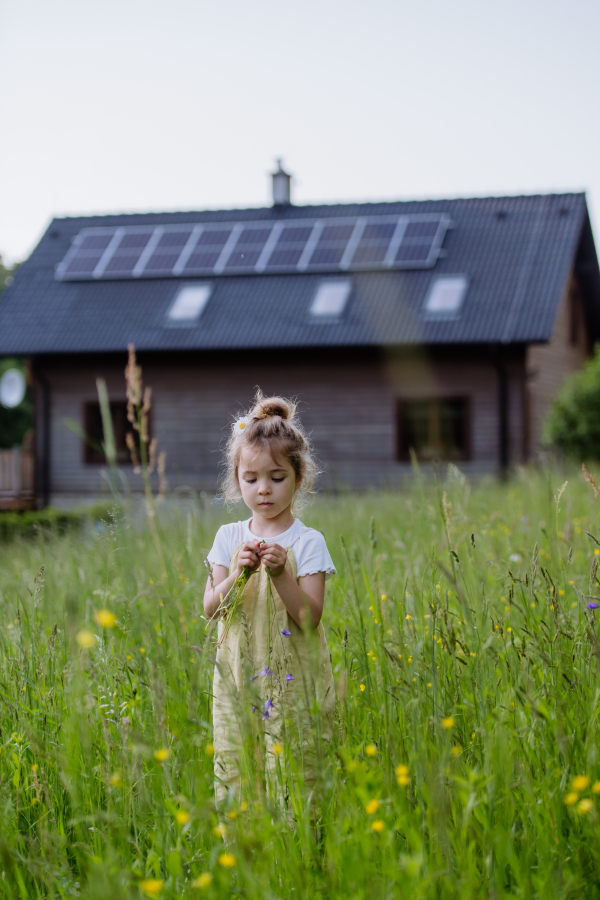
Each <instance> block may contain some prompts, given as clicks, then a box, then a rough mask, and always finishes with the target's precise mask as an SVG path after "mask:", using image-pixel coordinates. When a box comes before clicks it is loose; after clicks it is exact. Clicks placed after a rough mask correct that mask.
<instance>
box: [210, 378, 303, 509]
mask: <svg viewBox="0 0 600 900" xmlns="http://www.w3.org/2000/svg"><path fill="white" fill-rule="evenodd" d="M296 409H297V405H296V403H295V402H294V401H293V400H285V399H284V398H283V397H264V396H263V393H262V391H261V390H260V389H259V390H257V393H256V396H255V398H254V406H253V407H252V409H251V410H250V411H249V412H248V413H247V414H246V419H247V420H248V421H247V424H246V427H245V428H244V429H243V430H242V431H239V430H238V429H237V428H233V429H232V433H231V436H230V438H229V440H228V441H227V445H226V447H225V460H224V472H223V477H222V480H221V490H222V493H223V495H224V497H225V499H226V500H227V501H228V502H230V503H235V502H236V501H238V500H239V499H240V497H241V491H240V485H239V478H238V470H239V465H240V458H241V455H242V450H243V449H244V447H253V448H259V449H261V450H267V451H268V452H269V453H270V454H271V456H272V458H273V459H274V460H275V461H276V462H281V460H282V459H285V460H287V461H288V462H289V463H290V465H291V467H292V469H293V470H294V474H295V476H296V484H297V490H296V494H295V496H294V501H293V504H292V508H293V509H294V510H297V509H298V508H299V506H301V505H303V504H302V501H304V502H305V501H306V495H307V494H308V493H309V492H310V489H311V488H312V485H313V482H314V480H315V477H316V476H317V474H318V472H317V466H316V462H315V459H314V457H313V453H312V448H311V446H310V441H309V439H308V437H307V435H306V433H305V431H304V429H303V428H302V425H301V424H300V421H299V419H298V417H297V414H296Z"/></svg>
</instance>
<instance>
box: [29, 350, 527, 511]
mask: <svg viewBox="0 0 600 900" xmlns="http://www.w3.org/2000/svg"><path fill="white" fill-rule="evenodd" d="M140 362H141V364H142V366H143V376H144V383H145V384H149V385H151V386H152V388H153V433H154V436H155V437H156V438H157V439H158V444H159V449H162V450H166V451H167V461H168V477H169V484H170V487H171V488H173V487H175V486H176V485H181V486H185V485H190V486H192V487H194V488H195V489H205V490H214V489H215V486H216V483H217V477H218V470H219V463H220V453H219V447H220V445H221V444H222V442H223V441H224V439H225V437H226V434H227V432H228V423H229V422H231V421H232V417H233V416H235V415H237V414H241V413H243V412H244V411H245V410H246V408H247V407H248V406H249V404H250V403H251V402H252V398H253V393H254V388H255V386H256V385H259V386H260V387H261V388H262V390H263V391H264V392H265V393H281V394H283V395H284V396H290V395H291V396H296V397H297V398H298V399H299V400H300V404H301V405H300V409H301V414H302V420H303V422H304V424H305V426H306V428H307V429H308V430H309V431H310V432H311V433H312V439H313V442H314V445H315V449H316V452H317V455H318V458H319V460H320V461H321V463H322V464H323V466H324V468H325V470H326V475H325V477H324V481H323V482H322V483H323V484H327V485H329V486H331V487H333V486H334V485H335V484H338V485H340V486H343V485H350V484H352V485H353V486H356V487H366V486H369V485H373V486H376V485H379V486H384V485H385V484H389V483H393V482H397V481H398V479H399V478H402V477H403V475H404V474H405V473H406V472H407V471H408V470H409V467H408V466H407V465H406V464H400V463H398V462H397V461H396V403H397V400H398V399H399V398H405V399H416V398H426V397H431V398H438V397H459V396H461V397H467V398H468V400H469V403H470V409H471V416H470V444H471V459H470V460H469V461H468V462H465V463H461V464H460V465H461V468H463V469H465V471H468V472H469V471H470V472H486V471H492V470H494V469H495V468H496V467H497V463H498V458H499V450H498V442H499V433H498V377H497V371H496V369H495V366H494V362H493V360H492V359H491V357H490V356H489V354H488V353H487V351H486V349H485V348H482V349H481V350H480V351H477V350H475V349H473V348H472V347H471V348H460V347H459V348H437V349H435V348H434V349H432V350H430V351H429V352H428V353H427V354H425V353H423V352H421V353H415V352H401V351H395V352H389V353H386V354H385V355H382V354H380V353H378V352H374V351H373V352H371V351H360V350H353V351H351V352H349V351H345V352H334V351H318V352H317V351H310V350H305V351H302V352H292V351H290V352H289V353H282V352H279V353H277V354H273V352H268V353H265V354H264V357H263V358H261V354H260V353H254V354H252V355H251V356H244V355H242V354H240V353H236V354H230V353H222V354H214V355H213V354H211V355H207V354H203V355H200V354H170V355H162V356H159V355H149V354H145V355H142V356H141V357H140ZM125 363H126V355H125V354H123V355H122V357H115V356H111V357H91V356H81V357H57V358H46V359H45V360H38V366H40V367H42V368H43V371H44V373H45V375H46V377H47V379H48V382H49V385H50V396H51V430H50V472H51V495H52V497H56V496H58V495H61V494H77V495H81V494H86V493H87V494H95V493H98V492H100V491H102V490H105V489H106V486H107V485H106V482H105V481H104V480H103V479H102V477H101V471H102V469H103V467H102V466H97V465H89V464H85V463H84V462H83V452H82V444H81V440H80V438H79V437H78V436H77V434H76V433H74V431H73V430H72V429H71V428H70V427H69V420H71V421H72V422H75V423H77V424H78V425H79V427H82V425H83V407H84V404H85V402H86V401H94V400H96V386H95V379H96V377H98V376H102V377H104V378H105V379H106V381H107V384H108V389H109V394H110V397H111V399H112V400H120V399H124V398H125V390H124V378H123V369H124V366H125ZM506 366H507V371H508V373H509V408H510V448H511V461H512V462H520V461H522V459H523V442H524V439H523V435H524V430H525V429H524V354H523V353H522V352H520V351H517V352H512V353H511V354H509V357H508V358H507V362H506ZM123 471H124V472H125V474H126V476H127V478H128V479H129V481H130V483H131V486H132V487H134V488H135V486H136V485H139V479H136V477H135V476H133V475H132V474H131V471H130V469H127V468H126V467H123Z"/></svg>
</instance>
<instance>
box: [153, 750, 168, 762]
mask: <svg viewBox="0 0 600 900" xmlns="http://www.w3.org/2000/svg"><path fill="white" fill-rule="evenodd" d="M170 755H171V751H170V750H169V748H168V747H161V748H160V750H155V751H154V759H156V760H158V762H166V761H167V760H168V758H169V757H170Z"/></svg>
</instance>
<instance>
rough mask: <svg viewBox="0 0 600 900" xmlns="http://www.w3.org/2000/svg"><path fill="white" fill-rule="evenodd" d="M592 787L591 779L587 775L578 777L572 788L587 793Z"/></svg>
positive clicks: (574, 780) (572, 783)
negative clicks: (586, 790) (587, 789)
mask: <svg viewBox="0 0 600 900" xmlns="http://www.w3.org/2000/svg"><path fill="white" fill-rule="evenodd" d="M589 786H590V779H589V778H588V776H587V775H576V776H575V778H574V779H573V781H572V782H571V787H572V788H573V790H574V791H579V792H580V793H581V791H585V789H586V788H588V787H589Z"/></svg>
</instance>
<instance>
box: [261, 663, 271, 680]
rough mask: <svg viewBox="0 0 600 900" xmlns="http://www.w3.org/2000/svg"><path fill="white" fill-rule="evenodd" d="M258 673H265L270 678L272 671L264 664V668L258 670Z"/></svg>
mask: <svg viewBox="0 0 600 900" xmlns="http://www.w3.org/2000/svg"><path fill="white" fill-rule="evenodd" d="M258 674H259V675H266V676H267V678H270V677H271V675H272V674H273V673H272V672H271V670H270V668H269V667H268V666H265V667H264V669H263V670H262V672H259V673H258Z"/></svg>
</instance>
